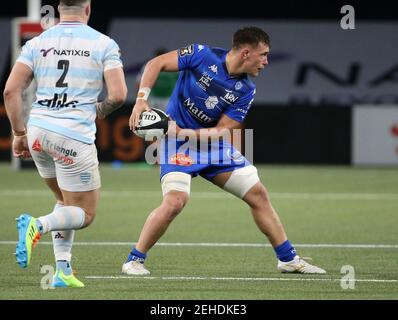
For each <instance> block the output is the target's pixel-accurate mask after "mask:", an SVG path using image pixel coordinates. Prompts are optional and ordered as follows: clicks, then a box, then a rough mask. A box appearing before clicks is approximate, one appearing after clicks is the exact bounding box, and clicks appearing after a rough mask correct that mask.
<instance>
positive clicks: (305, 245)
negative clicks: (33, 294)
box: [0, 241, 398, 249]
mask: <svg viewBox="0 0 398 320" xmlns="http://www.w3.org/2000/svg"><path fill="white" fill-rule="evenodd" d="M11 244H13V245H15V244H17V241H0V245H11ZM39 244H42V245H52V242H51V241H40V242H39ZM133 244H134V242H133V241H132V242H110V241H103V242H95V241H90V242H74V243H73V245H74V246H132V245H133ZM155 245H156V246H159V247H242V248H250V247H251V248H264V247H271V245H270V244H268V243H217V242H214V243H213V242H159V243H156V244H155ZM294 246H295V247H297V248H346V249H398V244H338V243H336V244H332V243H314V244H311V243H303V244H295V245H294Z"/></svg>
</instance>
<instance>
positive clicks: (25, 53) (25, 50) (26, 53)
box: [17, 40, 33, 71]
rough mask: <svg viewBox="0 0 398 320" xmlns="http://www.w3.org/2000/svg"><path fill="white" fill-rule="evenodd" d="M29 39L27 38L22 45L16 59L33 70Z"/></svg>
mask: <svg viewBox="0 0 398 320" xmlns="http://www.w3.org/2000/svg"><path fill="white" fill-rule="evenodd" d="M31 41H32V40H29V41H27V42H26V43H25V45H24V46H23V47H22V51H21V54H20V55H19V57H18V59H17V61H18V62H21V63H23V64H26V65H27V66H28V67H29V68H31V69H32V71H33V49H32V47H31V44H32V43H31Z"/></svg>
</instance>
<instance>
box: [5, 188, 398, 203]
mask: <svg viewBox="0 0 398 320" xmlns="http://www.w3.org/2000/svg"><path fill="white" fill-rule="evenodd" d="M10 196H18V197H50V198H51V197H53V195H52V193H51V192H50V191H49V190H0V197H10ZM101 196H102V197H112V198H115V197H119V198H131V197H137V198H142V197H156V198H158V197H159V198H160V197H161V192H160V190H159V191H125V190H121V191H101ZM191 197H193V198H200V199H209V198H210V199H212V198H213V199H223V198H233V197H234V196H232V195H231V194H229V193H227V192H218V191H217V192H206V191H200V192H192V193H191ZM270 197H271V198H273V199H285V200H370V201H382V200H393V201H398V195H397V194H395V193H303V192H271V193H270Z"/></svg>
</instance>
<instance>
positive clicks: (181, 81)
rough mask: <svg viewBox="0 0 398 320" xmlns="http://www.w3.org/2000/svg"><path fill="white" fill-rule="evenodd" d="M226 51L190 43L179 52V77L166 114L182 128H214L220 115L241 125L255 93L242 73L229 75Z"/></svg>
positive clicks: (251, 84)
mask: <svg viewBox="0 0 398 320" xmlns="http://www.w3.org/2000/svg"><path fill="white" fill-rule="evenodd" d="M227 52H228V51H227V50H225V49H221V48H212V47H208V46H205V45H200V44H192V45H189V46H187V47H184V48H181V49H179V50H178V68H179V70H180V74H179V78H178V81H177V83H176V86H175V88H174V91H173V94H172V96H171V98H170V100H169V103H168V105H167V109H166V112H167V114H168V115H169V116H170V117H171V118H172V119H173V120H175V121H176V123H177V124H178V126H179V127H181V128H184V129H200V128H209V127H214V126H215V125H216V124H217V122H218V121H219V119H220V118H221V116H222V114H225V115H227V116H228V117H230V118H231V119H233V120H236V121H238V122H242V121H243V120H244V118H245V117H246V114H247V112H248V111H249V109H250V105H251V103H252V102H253V100H254V94H255V92H256V87H255V84H254V83H253V82H252V81H251V80H250V79H249V78H248V77H247V75H246V74H242V75H240V76H238V77H236V76H234V77H232V76H230V75H229V74H228V71H227V68H226V65H225V58H226V55H227Z"/></svg>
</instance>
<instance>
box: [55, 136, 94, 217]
mask: <svg viewBox="0 0 398 320" xmlns="http://www.w3.org/2000/svg"><path fill="white" fill-rule="evenodd" d="M53 138H54V139H53V145H54V146H55V147H54V150H53V152H54V158H55V168H56V174H57V182H58V185H59V188H60V189H61V191H62V194H63V199H64V205H74V206H79V207H81V208H83V209H84V210H85V212H86V213H87V214H89V215H93V214H95V210H96V208H97V205H98V199H99V189H100V187H101V178H100V174H99V168H98V157H97V149H96V147H95V144H86V143H83V142H81V141H77V140H73V139H69V138H66V137H63V136H60V135H53Z"/></svg>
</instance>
